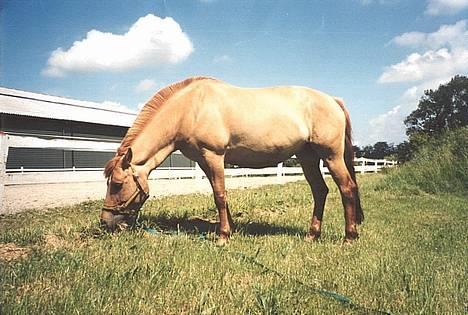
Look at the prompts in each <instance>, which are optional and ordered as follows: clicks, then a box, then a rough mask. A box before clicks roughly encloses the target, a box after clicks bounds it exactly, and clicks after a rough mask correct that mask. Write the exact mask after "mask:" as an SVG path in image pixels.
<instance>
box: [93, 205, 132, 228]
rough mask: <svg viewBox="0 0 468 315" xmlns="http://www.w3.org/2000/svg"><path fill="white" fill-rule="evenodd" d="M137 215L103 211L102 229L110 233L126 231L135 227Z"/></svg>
mask: <svg viewBox="0 0 468 315" xmlns="http://www.w3.org/2000/svg"><path fill="white" fill-rule="evenodd" d="M136 219H137V214H120V213H113V212H112V211H109V210H104V209H103V210H102V211H101V228H103V229H104V230H106V231H108V232H115V231H121V230H126V229H129V228H132V227H133V226H135V223H136Z"/></svg>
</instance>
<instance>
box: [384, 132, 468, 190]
mask: <svg viewBox="0 0 468 315" xmlns="http://www.w3.org/2000/svg"><path fill="white" fill-rule="evenodd" d="M427 141H428V142H427V143H425V144H423V145H421V146H420V147H419V149H418V152H416V155H415V157H414V158H413V159H412V160H411V161H409V162H407V163H405V164H404V165H403V167H400V168H398V169H396V170H392V172H390V173H389V175H388V176H387V178H386V179H385V181H382V182H381V183H380V184H379V187H378V188H382V189H384V190H394V191H395V192H398V191H406V192H408V193H413V194H418V193H420V192H425V193H431V194H434V193H455V194H462V195H466V194H467V193H468V127H463V128H459V129H457V130H453V131H449V132H446V133H445V134H443V135H441V136H439V137H435V138H433V139H430V140H427Z"/></svg>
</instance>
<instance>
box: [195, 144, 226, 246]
mask: <svg viewBox="0 0 468 315" xmlns="http://www.w3.org/2000/svg"><path fill="white" fill-rule="evenodd" d="M200 167H201V168H202V169H203V171H204V172H205V174H206V176H207V177H208V179H209V181H210V184H211V187H212V188H213V195H214V201H215V204H216V208H217V209H218V214H219V239H218V245H225V244H226V243H227V242H228V240H229V237H230V236H231V233H232V229H231V224H232V218H231V214H230V213H229V207H228V203H227V194H226V189H225V182H224V155H219V154H216V153H214V152H211V151H209V152H205V154H204V159H203V161H202V162H201V163H200Z"/></svg>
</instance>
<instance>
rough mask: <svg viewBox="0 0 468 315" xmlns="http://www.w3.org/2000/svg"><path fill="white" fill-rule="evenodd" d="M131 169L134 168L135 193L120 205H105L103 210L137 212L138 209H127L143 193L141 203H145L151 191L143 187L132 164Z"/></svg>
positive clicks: (121, 212)
mask: <svg viewBox="0 0 468 315" xmlns="http://www.w3.org/2000/svg"><path fill="white" fill-rule="evenodd" d="M130 167H131V169H132V176H133V179H134V180H135V183H136V189H135V191H134V192H133V194H132V195H131V196H130V198H128V199H127V201H125V202H124V203H122V204H120V205H116V206H106V205H104V206H103V207H102V210H106V211H110V212H113V213H114V214H135V213H136V212H137V211H138V210H127V207H128V206H129V205H130V204H131V203H132V202H133V201H135V199H136V197H137V196H138V195H140V194H141V195H142V196H143V198H142V199H143V201H142V202H141V204H143V203H144V202H145V201H146V199H148V197H149V193H148V192H146V191H145V190H144V189H143V186H142V185H141V183H140V178H139V176H138V175H136V171H135V169H134V168H133V166H130ZM110 180H111V178H109V181H110Z"/></svg>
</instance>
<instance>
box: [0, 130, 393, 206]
mask: <svg viewBox="0 0 468 315" xmlns="http://www.w3.org/2000/svg"><path fill="white" fill-rule="evenodd" d="M118 146H119V143H117V142H109V141H104V140H102V139H86V138H71V137H68V138H55V139H43V138H38V137H33V136H23V135H10V134H5V133H0V209H2V206H3V198H4V190H5V185H14V184H39V183H41V184H43V183H63V182H89V181H103V180H104V178H103V176H102V170H103V169H102V168H81V169H78V168H74V167H73V168H68V169H24V168H20V169H11V170H10V169H8V170H7V169H6V162H7V159H8V149H9V148H48V149H57V150H68V151H71V150H73V151H95V152H115V151H116V150H117V148H118ZM176 154H180V152H176ZM355 163H356V172H359V173H366V172H378V171H379V170H380V169H382V168H383V167H389V166H394V165H396V162H395V161H387V160H372V159H366V158H359V159H356V160H355ZM320 169H321V171H322V173H324V174H325V173H328V169H327V168H326V167H324V166H323V163H322V162H321V164H320ZM225 174H226V176H230V177H235V176H271V175H273V176H278V177H281V176H285V175H300V174H302V169H301V168H300V167H285V166H283V163H280V164H278V165H277V166H276V167H267V168H263V169H248V168H227V169H226V171H225ZM203 176H204V174H203V172H202V170H201V169H200V168H199V167H198V165H196V166H195V167H176V168H163V167H160V168H158V169H156V170H155V171H153V172H152V173H151V176H150V179H161V178H164V179H177V178H197V179H198V178H202V177H203Z"/></svg>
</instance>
